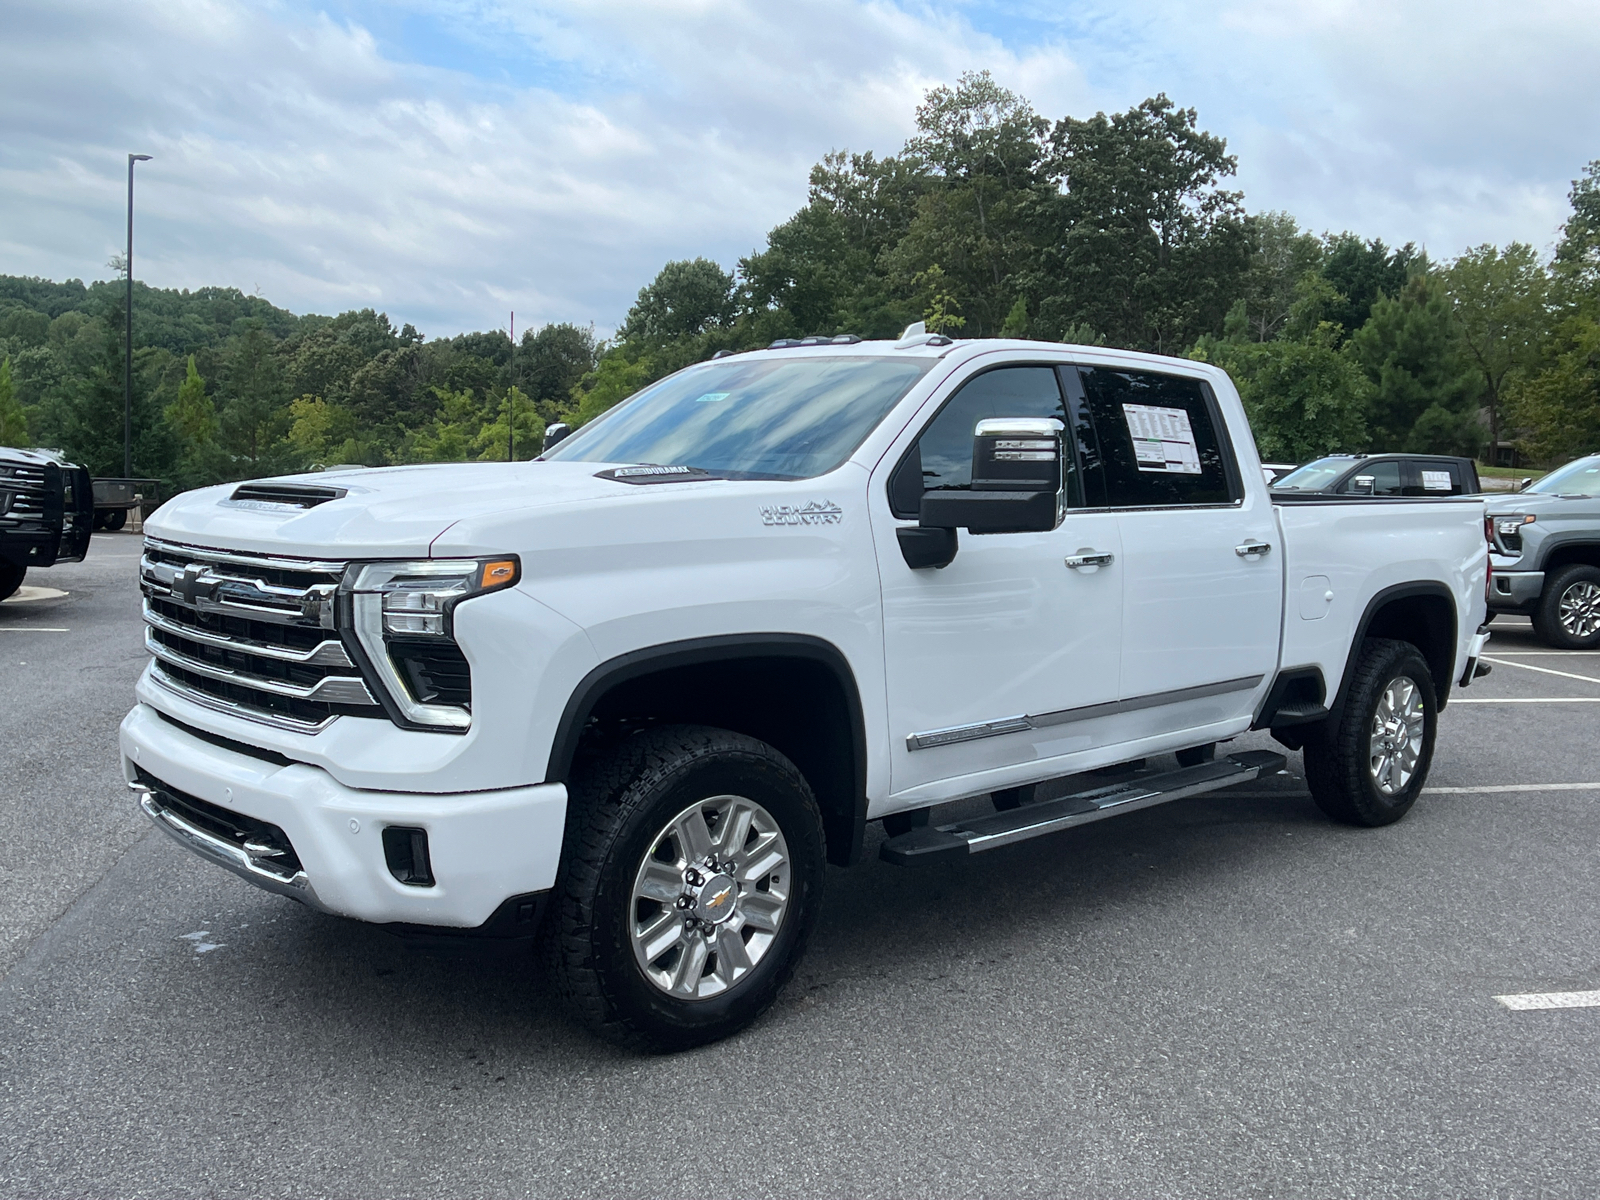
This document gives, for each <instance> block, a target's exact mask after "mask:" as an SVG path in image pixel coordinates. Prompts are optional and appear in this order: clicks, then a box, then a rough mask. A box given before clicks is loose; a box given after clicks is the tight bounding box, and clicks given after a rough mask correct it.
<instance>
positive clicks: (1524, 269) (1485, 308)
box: [1442, 242, 1550, 453]
mask: <svg viewBox="0 0 1600 1200" xmlns="http://www.w3.org/2000/svg"><path fill="white" fill-rule="evenodd" d="M1442 281H1443V283H1444V288H1445V292H1446V294H1447V295H1448V296H1449V299H1450V310H1451V313H1452V315H1453V316H1454V317H1455V320H1456V328H1457V329H1458V330H1459V331H1460V334H1461V344H1462V345H1463V346H1464V347H1465V349H1466V357H1467V360H1468V361H1469V362H1470V363H1471V364H1472V367H1473V369H1474V370H1475V371H1476V373H1477V376H1478V380H1479V384H1480V389H1481V392H1480V402H1481V403H1482V405H1483V407H1484V411H1485V412H1486V414H1487V415H1488V418H1489V445H1490V447H1491V453H1492V449H1493V447H1496V446H1498V445H1499V442H1500V420H1501V413H1502V409H1503V408H1504V405H1505V396H1506V390H1507V386H1508V384H1512V383H1514V380H1513V378H1512V377H1513V375H1514V374H1518V373H1525V372H1527V371H1529V370H1530V369H1532V368H1534V367H1535V366H1536V364H1537V359H1538V355H1539V348H1540V341H1541V340H1542V338H1543V337H1544V335H1545V332H1546V330H1547V329H1548V328H1549V324H1550V322H1549V314H1548V312H1547V310H1546V299H1547V293H1548V290H1549V289H1548V278H1547V276H1546V275H1545V271H1544V267H1543V266H1542V265H1541V264H1540V262H1539V259H1538V256H1537V255H1535V254H1534V251H1533V247H1532V246H1529V245H1526V244H1525V243H1522V242H1513V243H1511V245H1509V246H1507V247H1506V248H1505V249H1504V250H1503V251H1502V250H1497V249H1496V248H1495V247H1494V246H1487V245H1485V246H1478V247H1476V248H1475V249H1472V250H1468V251H1467V252H1466V253H1465V254H1463V255H1462V256H1461V257H1460V258H1458V259H1456V260H1455V262H1453V263H1451V264H1450V266H1449V267H1448V268H1446V269H1445V271H1444V272H1443V274H1442Z"/></svg>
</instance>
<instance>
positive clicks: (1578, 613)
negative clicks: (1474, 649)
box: [1486, 454, 1600, 650]
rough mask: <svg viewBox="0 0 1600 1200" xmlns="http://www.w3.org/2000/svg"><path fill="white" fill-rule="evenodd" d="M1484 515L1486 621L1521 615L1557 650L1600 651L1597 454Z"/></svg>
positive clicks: (1496, 501)
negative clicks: (1488, 575) (1489, 572)
mask: <svg viewBox="0 0 1600 1200" xmlns="http://www.w3.org/2000/svg"><path fill="white" fill-rule="evenodd" d="M1486 507H1487V508H1488V510H1489V525H1488V532H1489V537H1490V539H1491V543H1490V547H1489V561H1490V564H1491V565H1492V567H1493V579H1492V583H1491V586H1490V588H1489V612H1490V614H1491V615H1492V616H1493V615H1499V614H1501V613H1526V614H1527V615H1528V616H1530V617H1532V618H1533V628H1534V631H1535V632H1537V633H1538V634H1539V636H1540V637H1541V638H1543V639H1544V641H1545V642H1546V643H1547V644H1549V645H1551V646H1554V647H1556V648H1557V649H1558V650H1593V649H1594V648H1595V647H1596V646H1600V454H1591V455H1588V456H1586V457H1584V458H1580V459H1577V460H1575V461H1573V462H1570V463H1567V464H1566V466H1564V467H1558V468H1557V469H1556V470H1554V471H1551V472H1550V474H1548V475H1546V476H1545V477H1544V478H1543V479H1541V480H1539V482H1538V483H1536V484H1534V485H1533V486H1532V487H1530V488H1528V489H1526V490H1525V491H1522V492H1519V493H1517V494H1516V495H1514V496H1495V497H1492V498H1491V499H1490V500H1489V502H1488V504H1487V506H1486Z"/></svg>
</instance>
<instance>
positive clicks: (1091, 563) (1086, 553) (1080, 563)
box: [1067, 546, 1117, 571]
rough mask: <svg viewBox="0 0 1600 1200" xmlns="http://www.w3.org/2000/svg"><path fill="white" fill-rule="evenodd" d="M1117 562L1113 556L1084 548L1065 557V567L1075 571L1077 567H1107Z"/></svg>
mask: <svg viewBox="0 0 1600 1200" xmlns="http://www.w3.org/2000/svg"><path fill="white" fill-rule="evenodd" d="M1116 560H1117V556H1116V555H1115V554H1110V553H1108V552H1106V551H1103V550H1091V549H1089V548H1088V547H1087V546H1085V547H1084V548H1083V549H1082V550H1079V551H1078V552H1077V553H1076V554H1069V555H1067V566H1069V567H1071V568H1072V569H1073V570H1074V571H1076V570H1077V569H1078V568H1079V567H1109V566H1110V565H1111V564H1112V563H1114V562H1115V561H1116Z"/></svg>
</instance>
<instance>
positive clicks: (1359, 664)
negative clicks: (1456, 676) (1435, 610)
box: [1305, 638, 1438, 826]
mask: <svg viewBox="0 0 1600 1200" xmlns="http://www.w3.org/2000/svg"><path fill="white" fill-rule="evenodd" d="M1437 727H1438V705H1437V702H1436V700H1435V698H1434V692H1433V676H1432V673H1431V672H1430V671H1429V670H1428V663H1427V660H1426V659H1424V658H1423V657H1422V654H1421V652H1420V651H1418V650H1417V648H1416V647H1415V646H1413V645H1412V644H1411V643H1410V642H1401V641H1395V640H1393V639H1390V638H1369V639H1368V640H1367V642H1366V643H1365V645H1364V646H1363V647H1362V650H1361V656H1360V658H1359V659H1357V661H1356V665H1355V669H1354V672H1353V674H1352V676H1351V680H1350V690H1349V693H1348V695H1347V696H1346V699H1345V705H1344V711H1343V712H1341V713H1340V714H1339V716H1338V718H1337V722H1336V723H1335V724H1333V725H1332V726H1331V727H1327V728H1324V730H1323V731H1322V733H1321V734H1320V736H1317V737H1314V738H1312V739H1309V740H1307V742H1306V743H1305V766H1306V784H1307V785H1308V786H1309V787H1310V789H1311V796H1312V798H1313V799H1314V800H1315V801H1316V802H1317V806H1318V807H1319V808H1321V809H1322V811H1323V812H1325V813H1327V814H1328V816H1330V817H1332V818H1333V819H1334V820H1336V821H1344V822H1346V823H1348V824H1351V825H1372V826H1375V825H1388V824H1390V823H1391V822H1394V821H1398V820H1399V819H1400V818H1401V817H1403V816H1405V815H1406V813H1407V812H1409V811H1410V809H1411V806H1412V805H1413V804H1414V803H1416V799H1417V796H1418V795H1419V794H1421V792H1422V785H1423V784H1424V783H1425V782H1426V781H1427V778H1428V768H1429V767H1430V766H1431V765H1432V763H1433V743H1434V735H1435V733H1436V732H1437Z"/></svg>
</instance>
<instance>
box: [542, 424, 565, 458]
mask: <svg viewBox="0 0 1600 1200" xmlns="http://www.w3.org/2000/svg"><path fill="white" fill-rule="evenodd" d="M571 432H572V427H571V426H570V425H568V424H567V423H566V422H565V421H553V422H551V423H550V424H549V425H546V426H545V427H544V449H545V450H548V449H550V447H551V446H554V445H555V444H556V443H557V442H559V441H561V440H563V439H564V438H565V437H566V436H567V434H569V433H571ZM541 453H542V451H541Z"/></svg>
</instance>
